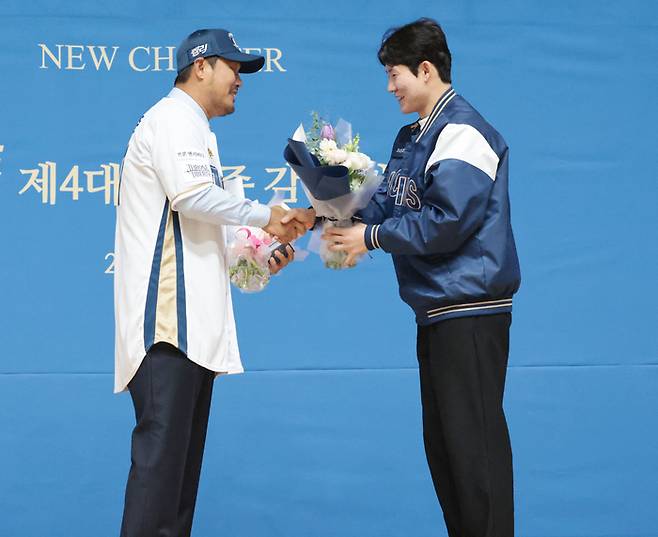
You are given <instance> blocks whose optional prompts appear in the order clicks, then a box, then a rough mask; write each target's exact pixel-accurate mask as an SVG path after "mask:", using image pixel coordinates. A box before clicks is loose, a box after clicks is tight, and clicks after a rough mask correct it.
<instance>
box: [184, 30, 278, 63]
mask: <svg viewBox="0 0 658 537" xmlns="http://www.w3.org/2000/svg"><path fill="white" fill-rule="evenodd" d="M209 56H219V57H220V58H224V59H225V60H231V61H234V62H240V72H241V73H255V72H256V71H258V70H260V68H261V67H263V64H264V63H265V58H263V56H258V55H257V54H245V53H244V52H242V49H241V48H240V47H239V46H238V44H237V43H236V42H235V38H234V37H233V34H232V33H231V32H228V31H226V30H222V29H221V28H214V29H211V30H197V31H196V32H192V33H191V34H190V35H188V36H187V37H186V38H185V39H183V42H182V43H181V44H180V45H179V46H178V50H177V51H176V69H177V70H178V72H179V73H180V72H181V71H182V70H183V69H185V68H186V67H187V66H189V65H192V64H193V63H194V60H196V59H197V58H207V57H209Z"/></svg>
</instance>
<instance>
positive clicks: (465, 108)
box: [358, 88, 521, 325]
mask: <svg viewBox="0 0 658 537" xmlns="http://www.w3.org/2000/svg"><path fill="white" fill-rule="evenodd" d="M384 173H385V176H386V177H385V179H384V181H383V182H382V186H381V187H380V188H379V190H378V192H377V193H376V194H375V195H374V196H373V198H372V200H371V201H370V203H369V204H368V206H367V207H366V208H365V209H363V210H362V211H360V212H359V214H358V216H359V217H360V218H361V219H362V220H363V222H365V223H366V224H367V226H366V229H365V242H366V246H367V247H368V249H370V250H372V249H375V248H381V249H382V250H384V251H385V252H389V253H390V254H392V255H393V262H394V265H395V271H396V273H397V278H398V283H399V285H400V296H401V297H402V299H403V300H404V301H405V302H406V303H407V304H409V306H411V308H412V309H413V310H414V312H415V314H416V322H417V323H418V324H419V325H428V324H431V323H434V322H437V321H441V320H444V319H450V318H453V317H464V316H469V315H485V314H494V313H503V312H509V311H511V310H512V295H513V294H514V293H515V292H516V291H517V289H518V288H519V285H520V281H521V276H520V270H519V262H518V258H517V255H516V247H515V245H514V237H513V235H512V227H511V224H510V206H509V196H508V190H507V174H508V148H507V144H506V143H505V140H503V138H502V136H501V135H500V134H499V133H498V132H496V130H495V129H494V128H493V127H492V126H491V125H489V123H487V122H486V121H485V120H484V118H483V117H482V116H481V115H480V114H479V113H478V112H477V111H476V110H475V109H474V108H473V107H472V106H471V105H470V104H469V103H468V102H467V101H466V100H465V99H463V98H462V97H461V96H459V95H457V94H456V93H455V91H454V90H453V89H452V88H450V89H449V90H448V91H447V92H446V93H444V94H443V96H442V97H441V98H440V99H439V101H438V102H437V104H436V106H435V107H434V109H433V110H432V113H431V114H430V115H429V116H427V117H426V118H424V119H422V120H419V121H418V122H416V123H413V124H411V125H407V126H405V127H402V129H401V130H400V132H399V133H398V135H397V138H396V139H395V143H394V144H393V152H392V154H391V159H390V161H389V163H388V166H387V167H386V170H385V172H384Z"/></svg>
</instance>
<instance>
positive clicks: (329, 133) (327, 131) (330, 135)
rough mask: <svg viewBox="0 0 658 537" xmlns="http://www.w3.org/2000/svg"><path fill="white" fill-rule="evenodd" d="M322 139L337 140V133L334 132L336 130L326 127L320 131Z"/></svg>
mask: <svg viewBox="0 0 658 537" xmlns="http://www.w3.org/2000/svg"><path fill="white" fill-rule="evenodd" d="M320 138H324V139H325V140H335V139H336V133H335V132H334V128H333V127H332V126H331V125H324V126H323V127H322V130H321V131H320Z"/></svg>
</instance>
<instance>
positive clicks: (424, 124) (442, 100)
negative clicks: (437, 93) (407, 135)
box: [414, 87, 457, 142]
mask: <svg viewBox="0 0 658 537" xmlns="http://www.w3.org/2000/svg"><path fill="white" fill-rule="evenodd" d="M456 95H457V93H455V90H454V89H453V88H452V87H450V88H448V89H447V90H446V91H445V93H444V94H443V95H441V97H439V100H438V101H437V102H436V104H435V105H434V108H432V111H431V112H430V115H429V116H426V117H425V118H422V119H421V120H418V124H419V125H420V132H419V133H418V136H417V137H416V139H415V140H414V142H418V141H419V140H420V139H421V138H422V137H423V136H424V135H425V133H426V132H427V131H428V130H429V129H430V127H431V126H432V123H434V121H436V118H437V117H439V114H440V113H441V112H443V109H444V108H445V107H446V105H447V104H448V103H449V102H450V101H452V99H454V98H455V96H456Z"/></svg>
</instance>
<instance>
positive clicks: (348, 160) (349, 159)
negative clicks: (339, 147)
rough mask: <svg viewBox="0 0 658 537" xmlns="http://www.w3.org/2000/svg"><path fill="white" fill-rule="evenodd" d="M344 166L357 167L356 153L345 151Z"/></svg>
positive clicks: (352, 168)
mask: <svg viewBox="0 0 658 537" xmlns="http://www.w3.org/2000/svg"><path fill="white" fill-rule="evenodd" d="M343 166H345V167H346V168H348V169H350V170H355V169H356V162H355V160H354V153H352V152H345V158H344V159H343Z"/></svg>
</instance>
